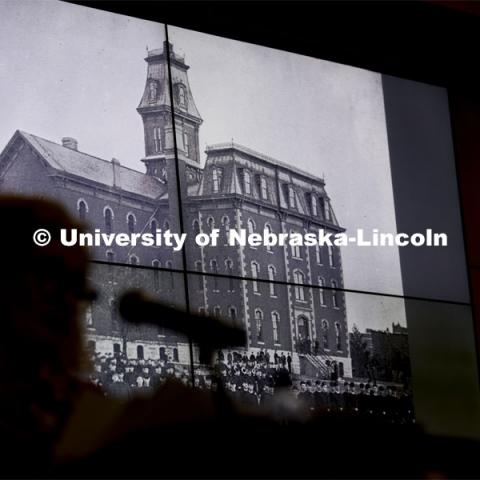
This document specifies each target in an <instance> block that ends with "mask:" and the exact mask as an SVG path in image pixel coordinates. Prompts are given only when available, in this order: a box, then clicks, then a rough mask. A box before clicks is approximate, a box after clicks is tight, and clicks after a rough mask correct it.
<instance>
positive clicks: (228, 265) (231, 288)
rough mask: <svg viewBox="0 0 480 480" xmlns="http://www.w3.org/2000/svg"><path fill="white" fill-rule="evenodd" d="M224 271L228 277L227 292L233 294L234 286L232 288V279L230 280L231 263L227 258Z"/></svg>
mask: <svg viewBox="0 0 480 480" xmlns="http://www.w3.org/2000/svg"><path fill="white" fill-rule="evenodd" d="M225 269H226V271H227V275H228V291H229V292H233V291H234V290H235V286H234V283H233V278H232V275H233V262H232V260H230V259H229V258H227V259H226V260H225Z"/></svg>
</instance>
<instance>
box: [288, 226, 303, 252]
mask: <svg viewBox="0 0 480 480" xmlns="http://www.w3.org/2000/svg"><path fill="white" fill-rule="evenodd" d="M290 233H291V234H292V233H295V232H294V231H293V230H290ZM290 251H291V253H292V257H295V258H302V250H301V248H300V245H293V244H292V245H290Z"/></svg>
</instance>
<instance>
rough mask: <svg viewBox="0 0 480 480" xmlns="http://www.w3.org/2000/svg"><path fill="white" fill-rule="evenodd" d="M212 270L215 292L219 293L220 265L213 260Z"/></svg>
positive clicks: (211, 263) (211, 262)
mask: <svg viewBox="0 0 480 480" xmlns="http://www.w3.org/2000/svg"><path fill="white" fill-rule="evenodd" d="M210 270H211V271H212V273H213V274H214V276H213V277H212V280H213V291H214V292H218V291H219V289H218V276H217V275H218V263H217V261H216V260H211V261H210Z"/></svg>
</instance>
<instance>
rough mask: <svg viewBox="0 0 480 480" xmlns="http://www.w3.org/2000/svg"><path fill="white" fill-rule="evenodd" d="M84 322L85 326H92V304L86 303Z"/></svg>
mask: <svg viewBox="0 0 480 480" xmlns="http://www.w3.org/2000/svg"><path fill="white" fill-rule="evenodd" d="M85 323H86V324H87V327H92V326H93V317H92V306H91V305H88V306H87V308H86V310H85Z"/></svg>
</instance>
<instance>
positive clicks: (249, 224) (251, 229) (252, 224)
mask: <svg viewBox="0 0 480 480" xmlns="http://www.w3.org/2000/svg"><path fill="white" fill-rule="evenodd" d="M247 230H248V234H249V235H250V234H252V233H255V222H254V221H253V220H252V219H251V218H249V219H248V220H247Z"/></svg>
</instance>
